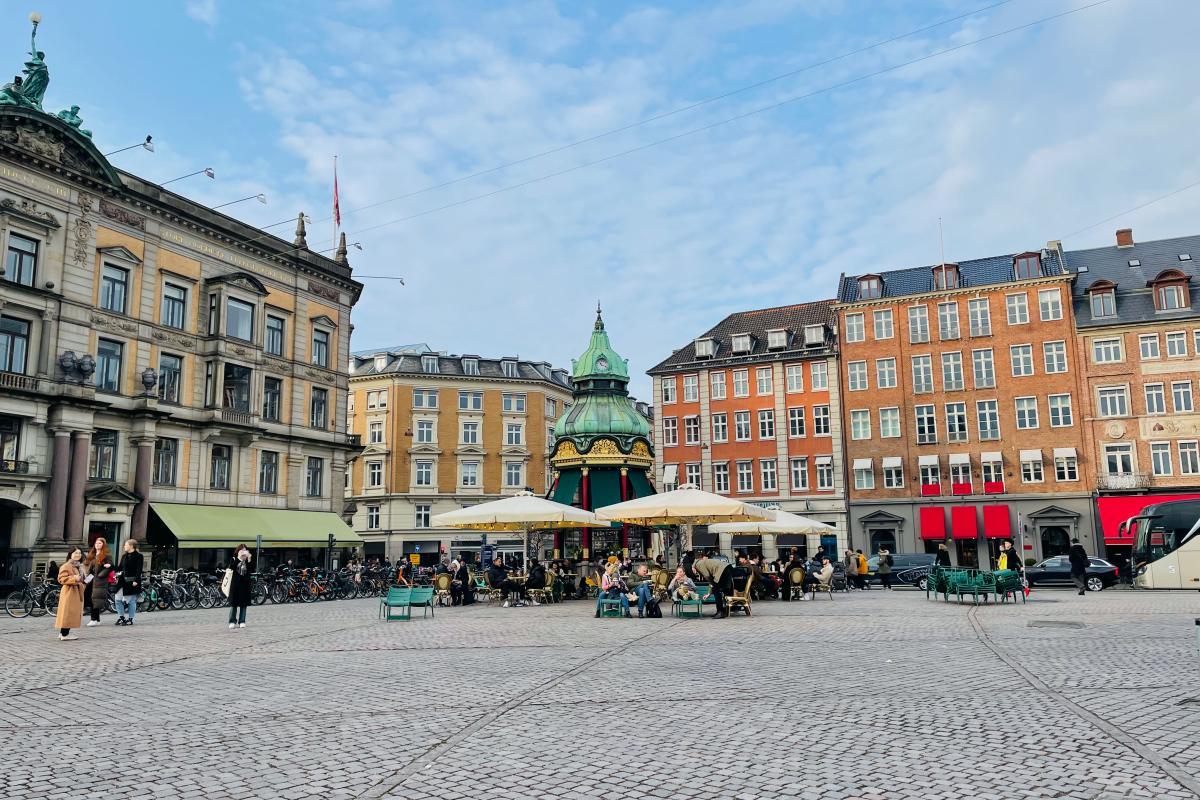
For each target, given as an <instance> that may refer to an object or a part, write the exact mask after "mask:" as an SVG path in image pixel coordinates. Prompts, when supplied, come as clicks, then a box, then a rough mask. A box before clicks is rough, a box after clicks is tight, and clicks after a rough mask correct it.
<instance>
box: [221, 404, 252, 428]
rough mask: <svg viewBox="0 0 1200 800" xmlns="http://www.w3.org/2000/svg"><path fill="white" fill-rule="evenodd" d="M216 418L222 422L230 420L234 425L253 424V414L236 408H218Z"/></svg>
mask: <svg viewBox="0 0 1200 800" xmlns="http://www.w3.org/2000/svg"><path fill="white" fill-rule="evenodd" d="M216 416H217V419H219V420H221V421H222V422H232V423H233V424H235V425H254V424H255V422H254V415H253V414H251V413H250V412H249V411H241V410H239V409H236V408H219V409H217V415H216Z"/></svg>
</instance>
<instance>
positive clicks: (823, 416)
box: [813, 406, 829, 436]
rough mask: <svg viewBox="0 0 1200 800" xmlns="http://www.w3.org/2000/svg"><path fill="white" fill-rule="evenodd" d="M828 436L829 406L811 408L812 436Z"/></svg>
mask: <svg viewBox="0 0 1200 800" xmlns="http://www.w3.org/2000/svg"><path fill="white" fill-rule="evenodd" d="M828 435H829V406H813V436H828Z"/></svg>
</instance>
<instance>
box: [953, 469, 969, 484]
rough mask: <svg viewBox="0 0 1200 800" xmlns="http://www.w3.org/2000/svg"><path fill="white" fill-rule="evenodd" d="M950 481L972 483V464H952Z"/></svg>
mask: <svg viewBox="0 0 1200 800" xmlns="http://www.w3.org/2000/svg"><path fill="white" fill-rule="evenodd" d="M950 483H965V484H967V485H970V483H971V465H970V464H951V465H950Z"/></svg>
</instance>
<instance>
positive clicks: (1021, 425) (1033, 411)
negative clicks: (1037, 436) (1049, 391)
mask: <svg viewBox="0 0 1200 800" xmlns="http://www.w3.org/2000/svg"><path fill="white" fill-rule="evenodd" d="M1016 405H1017V430H1030V429H1032V428H1036V427H1038V407H1037V398H1036V397H1018V398H1017V400H1016Z"/></svg>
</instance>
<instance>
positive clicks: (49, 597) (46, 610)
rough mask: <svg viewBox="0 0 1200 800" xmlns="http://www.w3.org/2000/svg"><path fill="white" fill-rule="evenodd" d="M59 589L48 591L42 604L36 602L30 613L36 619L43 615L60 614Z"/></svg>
mask: <svg viewBox="0 0 1200 800" xmlns="http://www.w3.org/2000/svg"><path fill="white" fill-rule="evenodd" d="M59 591H60V590H59V588H58V587H55V588H53V589H47V590H46V595H45V596H44V597H43V598H42V602H41V603H38V602H37V601H34V604H33V608H32V609H30V611H29V613H30V614H32V615H33V616H35V617H40V616H41V615H42V614H57V613H58V593H59Z"/></svg>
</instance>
